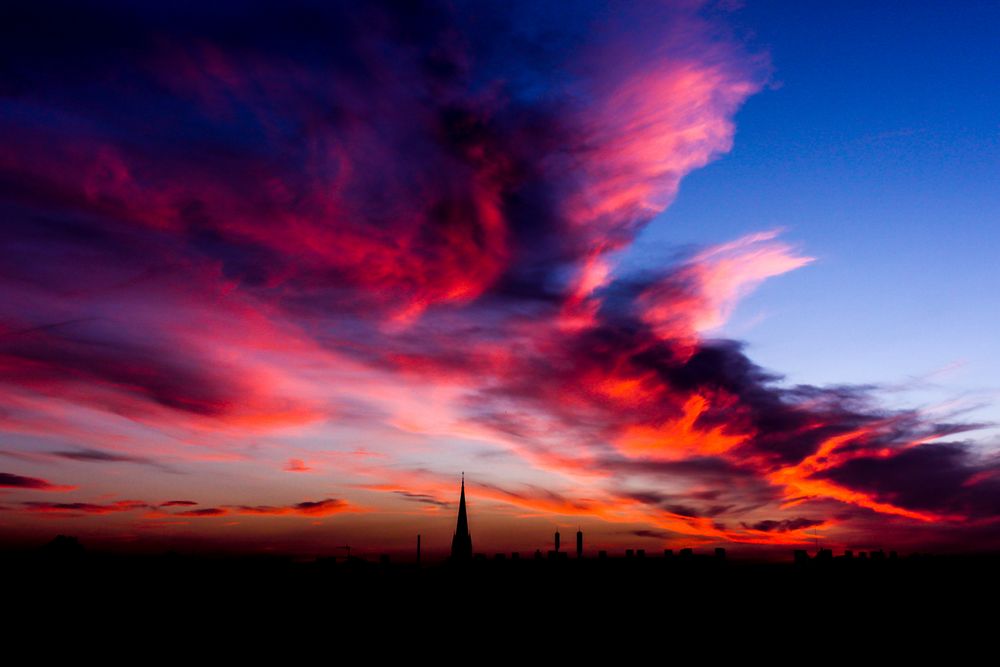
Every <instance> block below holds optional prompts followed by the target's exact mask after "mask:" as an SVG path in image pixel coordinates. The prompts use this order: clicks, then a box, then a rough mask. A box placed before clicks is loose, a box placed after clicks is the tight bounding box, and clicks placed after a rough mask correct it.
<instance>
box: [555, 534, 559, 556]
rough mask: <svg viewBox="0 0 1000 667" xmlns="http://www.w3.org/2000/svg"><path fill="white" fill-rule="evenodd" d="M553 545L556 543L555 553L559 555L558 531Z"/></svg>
mask: <svg viewBox="0 0 1000 667" xmlns="http://www.w3.org/2000/svg"><path fill="white" fill-rule="evenodd" d="M555 543H556V553H559V531H558V530H557V531H556V538H555Z"/></svg>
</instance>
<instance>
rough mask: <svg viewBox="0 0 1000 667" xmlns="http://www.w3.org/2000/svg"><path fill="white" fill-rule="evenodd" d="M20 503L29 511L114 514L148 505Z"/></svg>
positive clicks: (133, 502) (125, 502)
mask: <svg viewBox="0 0 1000 667" xmlns="http://www.w3.org/2000/svg"><path fill="white" fill-rule="evenodd" d="M21 505H22V506H23V507H24V508H25V509H26V510H28V511H29V512H39V513H46V514H68V515H75V514H115V513H118V512H131V511H133V510H138V509H148V508H149V505H148V504H146V503H144V502H142V501H141V500H119V501H117V502H113V503H103V504H102V503H49V502H34V501H31V502H24V503H21Z"/></svg>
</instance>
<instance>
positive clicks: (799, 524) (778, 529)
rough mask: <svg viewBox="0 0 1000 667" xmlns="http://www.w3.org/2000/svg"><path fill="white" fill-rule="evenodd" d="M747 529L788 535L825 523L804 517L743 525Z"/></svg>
mask: <svg viewBox="0 0 1000 667" xmlns="http://www.w3.org/2000/svg"><path fill="white" fill-rule="evenodd" d="M743 525H744V527H746V528H752V529H753V530H760V531H763V532H765V533H772V532H774V533H787V532H788V531H790V530H802V529H803V528H812V527H813V526H821V525H823V521H818V520H816V519H806V518H804V517H798V518H795V519H781V520H774V519H769V520H766V521H758V522H757V523H755V524H753V525H751V526H747V525H746V524H743Z"/></svg>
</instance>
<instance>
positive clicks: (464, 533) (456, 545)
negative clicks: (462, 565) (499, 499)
mask: <svg viewBox="0 0 1000 667" xmlns="http://www.w3.org/2000/svg"><path fill="white" fill-rule="evenodd" d="M451 558H452V560H471V559H472V536H471V535H469V515H468V513H467V512H466V510H465V473H464V472H463V473H462V495H461V498H460V499H459V501H458V524H457V525H456V526H455V537H453V538H452V540H451Z"/></svg>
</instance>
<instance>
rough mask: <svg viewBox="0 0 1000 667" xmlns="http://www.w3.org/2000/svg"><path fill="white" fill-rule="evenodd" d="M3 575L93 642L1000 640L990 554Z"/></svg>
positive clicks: (8, 585)
mask: <svg viewBox="0 0 1000 667" xmlns="http://www.w3.org/2000/svg"><path fill="white" fill-rule="evenodd" d="M0 568H2V572H3V586H2V591H3V598H2V602H3V608H4V610H5V613H10V614H13V616H14V617H16V618H8V619H5V620H8V621H9V620H20V621H28V622H29V623H33V622H34V621H39V620H40V619H44V624H46V625H47V626H48V627H50V628H60V627H62V626H67V627H72V628H75V629H81V628H87V627H90V626H93V627H94V628H99V629H101V630H102V631H103V632H107V631H108V630H109V628H110V629H115V631H122V629H123V628H137V629H142V628H145V629H146V630H149V629H151V628H158V629H169V628H173V629H175V630H176V629H186V630H185V631H195V632H211V633H213V634H214V633H223V634H225V633H227V632H233V631H237V632H238V633H239V636H240V637H243V638H244V639H245V638H247V637H250V636H253V635H254V633H255V632H261V633H269V632H274V631H275V629H276V628H295V629H297V631H300V632H306V631H307V628H314V627H320V628H324V629H325V632H330V631H331V629H332V628H337V632H338V633H342V634H341V635H340V636H341V637H342V638H344V639H350V638H351V637H352V636H353V635H352V634H351V631H349V630H348V629H349V628H352V627H357V628H359V631H361V632H365V633H369V632H371V631H372V629H373V628H374V629H376V630H378V629H381V630H378V631H379V632H389V629H391V628H409V629H418V628H423V629H424V630H432V631H435V632H438V633H440V632H444V631H449V632H450V631H457V629H458V628H464V629H465V630H471V631H473V632H484V631H485V632H498V633H499V634H497V635H495V637H496V638H497V639H496V641H500V642H501V643H502V642H504V641H507V640H506V639H502V637H505V636H509V635H510V633H512V632H513V633H515V635H517V633H519V632H527V633H541V634H544V633H547V632H557V633H562V632H564V631H566V630H571V631H572V632H574V633H583V635H584V636H585V637H589V638H591V639H595V638H596V637H597V635H607V633H609V632H611V633H612V634H614V635H615V636H617V634H616V633H621V632H629V633H630V632H635V633H638V634H637V636H636V637H634V640H635V641H649V640H650V638H649V637H648V636H645V638H643V634H644V633H648V632H650V631H653V632H654V635H656V636H659V634H663V633H666V635H669V636H670V637H671V641H674V642H676V641H689V640H693V638H694V637H695V636H697V637H704V636H706V635H708V634H715V633H719V634H718V636H719V637H720V641H722V640H724V639H725V637H730V638H731V635H730V634H728V633H731V632H733V631H736V632H738V633H741V634H742V635H743V636H745V637H748V638H749V637H755V638H756V639H755V640H754V641H760V642H765V643H767V644H768V645H770V646H771V647H772V649H773V648H775V647H776V646H777V645H780V644H782V642H788V641H792V640H801V639H802V638H803V637H804V636H806V637H808V636H811V635H810V634H809V633H813V634H814V635H815V639H816V640H817V641H818V642H819V643H820V644H822V645H826V646H827V647H829V645H830V644H831V643H836V642H838V641H842V639H843V638H845V637H857V636H863V635H871V636H873V637H878V638H881V640H882V641H883V642H884V641H888V640H889V639H891V638H893V637H898V636H897V634H894V633H898V632H900V631H901V630H900V629H903V630H902V631H905V633H906V637H907V639H906V642H907V643H909V644H910V645H912V644H913V642H914V641H918V642H919V641H931V640H940V639H941V638H942V637H945V636H948V637H950V636H953V633H956V632H962V633H965V637H964V639H963V641H964V642H965V643H968V641H969V639H971V638H974V637H975V636H977V635H976V633H979V634H978V636H979V637H980V638H984V637H985V638H989V641H991V642H992V641H994V640H995V639H996V638H997V636H998V633H1000V630H998V627H1000V625H998V621H1000V615H998V611H997V610H998V607H1000V569H998V568H1000V558H998V557H997V556H992V555H990V556H987V555H981V556H949V557H946V556H923V557H906V558H898V559H891V560H890V559H888V558H887V559H884V560H878V561H874V560H867V561H861V560H859V559H856V558H855V559H852V560H847V559H830V560H827V561H825V562H821V561H819V560H816V559H811V560H809V561H807V562H801V563H793V562H791V559H789V562H787V563H754V562H740V561H738V560H732V559H720V558H714V557H707V556H706V557H694V558H678V557H674V558H665V557H648V558H629V559H626V558H607V559H582V560H576V559H573V558H563V559H557V560H550V559H542V560H535V559H522V560H519V561H514V560H506V561H495V560H483V561H473V562H470V563H468V564H465V565H462V566H456V565H453V564H447V563H441V564H436V565H432V564H425V565H423V566H417V565H416V564H412V563H409V564H408V563H399V564H395V563H373V562H368V561H362V560H350V561H345V560H342V559H338V560H336V561H334V560H330V559H325V560H323V559H321V560H317V561H312V562H297V561H295V560H291V559H284V558H250V557H247V558H233V557H228V558H222V557H220V558H207V557H189V556H178V555H175V554H171V555H165V556H120V555H102V554H90V553H47V552H45V551H44V550H41V551H32V552H19V553H7V554H0ZM32 619H34V621H33V620H32ZM7 627H8V629H9V628H10V627H11V626H10V625H9V624H8V625H7ZM465 630H463V631H465ZM640 630H641V632H640ZM248 633H249V634H248ZM594 633H597V635H595V634H594ZM692 633H694V634H692ZM984 633H985V634H984ZM365 636H367V634H366V635H365ZM517 636H519V635H517ZM664 636H665V635H664ZM559 637H560V641H562V639H564V638H565V636H564V635H562V634H560V635H559ZM838 637H840V638H841V639H838ZM355 638H356V637H355ZM900 640H901V638H900ZM379 641H382V640H379ZM747 641H750V640H749V639H747ZM499 648H502V647H498V649H499Z"/></svg>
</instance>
